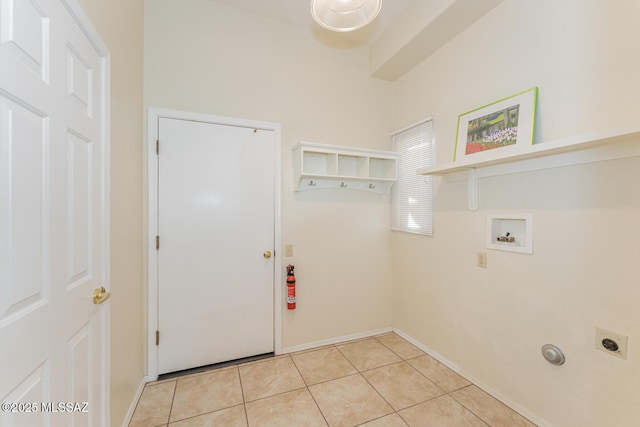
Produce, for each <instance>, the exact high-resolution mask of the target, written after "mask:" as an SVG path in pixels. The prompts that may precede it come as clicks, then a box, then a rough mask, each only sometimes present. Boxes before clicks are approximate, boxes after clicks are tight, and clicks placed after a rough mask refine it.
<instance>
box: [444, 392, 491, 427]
mask: <svg viewBox="0 0 640 427" xmlns="http://www.w3.org/2000/svg"><path fill="white" fill-rule="evenodd" d="M474 385H475V384H473V383H471V384H469V385H468V386H465V387H462V388H459V389H458V390H454V391H452V392H451V393H448V394H447V396H449V397H451V398H452V399H453V400H455V401H456V402H458V404H459V405H460V406H462V407H463V408H464V409H466V410H467V411H469V412H471V413H472V414H473V415H474V416H475V417H476V418H478V419H479V420H480V421H482V422H483V423H485V424H486V425H487V426H489V427H492V426H491V424H489V422H488V421H485V420H484V418H482V417H481V416H480V415H478V414H476V413H475V412H473V411H472V410H471V408H468V407H467V405H465V404H464V403H462V402H460V401H459V400H458V399H456V398H455V396H452V394H453V393H454V392H456V391H459V390H464V389H465V388H468V387H472V386H474Z"/></svg>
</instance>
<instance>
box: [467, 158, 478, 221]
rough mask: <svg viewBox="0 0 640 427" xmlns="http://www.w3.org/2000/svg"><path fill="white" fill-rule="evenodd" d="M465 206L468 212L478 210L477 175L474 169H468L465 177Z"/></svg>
mask: <svg viewBox="0 0 640 427" xmlns="http://www.w3.org/2000/svg"><path fill="white" fill-rule="evenodd" d="M467 206H468V207H469V210H470V211H477V210H478V174H477V172H476V168H473V169H469V172H468V176H467Z"/></svg>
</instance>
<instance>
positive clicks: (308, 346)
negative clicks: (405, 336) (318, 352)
mask: <svg viewBox="0 0 640 427" xmlns="http://www.w3.org/2000/svg"><path fill="white" fill-rule="evenodd" d="M389 332H393V328H383V329H376V330H374V331H367V332H360V333H357V334H352V335H344V336H341V337H336V338H329V339H326V340H321V341H315V342H310V343H307V344H302V345H296V346H293V347H287V348H283V349H282V353H281V354H287V353H295V352H296V351H304V350H309V349H312V348H316V347H322V346H325V345H333V344H340V343H343V342H347V341H353V340H358V339H361V338H369V337H373V336H375V335H381V334H387V333H389Z"/></svg>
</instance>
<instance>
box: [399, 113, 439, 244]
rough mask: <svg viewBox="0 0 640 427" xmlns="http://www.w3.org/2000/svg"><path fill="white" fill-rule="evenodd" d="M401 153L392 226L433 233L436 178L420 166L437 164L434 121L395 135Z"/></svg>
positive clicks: (410, 230) (416, 231) (403, 229)
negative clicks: (425, 174)
mask: <svg viewBox="0 0 640 427" xmlns="http://www.w3.org/2000/svg"><path fill="white" fill-rule="evenodd" d="M391 138H392V143H393V149H394V151H395V152H396V153H398V182H396V184H395V185H394V187H393V194H392V196H391V197H392V198H391V229H392V230H395V231H405V232H407V233H417V234H427V235H431V234H433V184H432V181H433V179H432V178H431V177H430V176H428V177H427V176H422V175H416V169H418V168H424V167H428V166H432V165H433V121H432V120H426V121H423V122H420V123H418V124H416V125H413V126H411V127H409V128H407V129H404V130H401V131H398V132H396V133H394V134H393V135H391Z"/></svg>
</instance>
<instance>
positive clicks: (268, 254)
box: [262, 251, 271, 258]
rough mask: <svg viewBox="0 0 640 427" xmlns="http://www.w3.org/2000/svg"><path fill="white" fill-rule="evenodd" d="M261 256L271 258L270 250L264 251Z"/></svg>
mask: <svg viewBox="0 0 640 427" xmlns="http://www.w3.org/2000/svg"><path fill="white" fill-rule="evenodd" d="M262 256H263V257H265V258H271V251H264V253H263V254H262Z"/></svg>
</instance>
